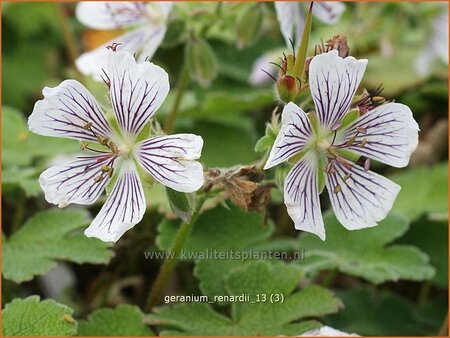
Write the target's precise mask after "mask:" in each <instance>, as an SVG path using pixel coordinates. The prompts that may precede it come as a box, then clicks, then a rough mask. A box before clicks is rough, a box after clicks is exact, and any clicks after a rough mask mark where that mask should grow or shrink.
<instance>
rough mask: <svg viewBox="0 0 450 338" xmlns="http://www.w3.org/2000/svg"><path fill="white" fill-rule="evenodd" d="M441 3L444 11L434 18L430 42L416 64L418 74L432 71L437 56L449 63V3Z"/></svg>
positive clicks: (426, 73)
mask: <svg viewBox="0 0 450 338" xmlns="http://www.w3.org/2000/svg"><path fill="white" fill-rule="evenodd" d="M440 5H441V6H442V7H443V11H442V12H441V13H439V14H438V15H436V17H435V18H434V20H433V22H432V25H431V34H430V36H429V38H428V43H427V45H426V46H425V48H424V49H423V50H422V52H421V53H420V54H419V56H418V57H417V59H416V61H415V64H414V67H415V70H416V72H417V74H419V75H422V76H424V75H428V74H429V73H430V68H431V64H432V62H433V61H434V60H435V59H436V58H439V59H440V60H441V61H442V62H444V63H445V64H446V65H448V4H447V3H445V4H440Z"/></svg>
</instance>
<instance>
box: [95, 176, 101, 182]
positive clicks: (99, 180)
mask: <svg viewBox="0 0 450 338" xmlns="http://www.w3.org/2000/svg"><path fill="white" fill-rule="evenodd" d="M101 181H103V176H102V175H99V176H97V177H96V178H94V182H95V183H99V182H101Z"/></svg>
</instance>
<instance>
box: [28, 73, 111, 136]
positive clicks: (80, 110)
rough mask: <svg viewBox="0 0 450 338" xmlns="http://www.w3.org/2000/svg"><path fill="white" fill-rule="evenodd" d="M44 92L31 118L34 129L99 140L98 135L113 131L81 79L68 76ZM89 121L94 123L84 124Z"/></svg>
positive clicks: (52, 133) (47, 132)
mask: <svg viewBox="0 0 450 338" xmlns="http://www.w3.org/2000/svg"><path fill="white" fill-rule="evenodd" d="M42 93H43V94H44V99H43V100H39V101H37V102H36V104H35V105H34V109H33V112H32V114H31V115H30V117H29V118H28V127H29V129H30V131H32V132H33V133H36V134H39V135H44V136H53V137H67V138H72V139H77V140H88V141H96V140H97V137H96V136H95V135H102V136H109V135H111V129H110V127H109V125H108V123H107V122H106V118H105V115H104V114H103V112H102V110H101V108H100V106H99V104H98V103H97V101H96V100H95V99H94V97H93V96H92V95H91V94H90V93H89V92H88V90H87V89H86V88H85V87H84V86H83V85H82V84H81V83H79V82H78V81H75V80H65V81H63V82H61V84H60V85H59V86H57V87H55V88H49V87H45V88H44V90H43V91H42ZM88 123H89V124H90V123H92V127H91V128H90V130H87V129H85V128H84V127H85V126H86V125H87V124H88ZM94 134H95V135H94Z"/></svg>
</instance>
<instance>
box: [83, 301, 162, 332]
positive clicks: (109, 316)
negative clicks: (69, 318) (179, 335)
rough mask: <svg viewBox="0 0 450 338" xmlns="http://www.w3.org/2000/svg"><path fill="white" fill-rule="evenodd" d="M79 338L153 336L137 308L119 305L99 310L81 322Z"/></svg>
mask: <svg viewBox="0 0 450 338" xmlns="http://www.w3.org/2000/svg"><path fill="white" fill-rule="evenodd" d="M78 335H79V336H116V337H117V336H153V335H154V334H153V332H152V331H151V330H150V328H149V327H148V326H147V325H145V324H144V314H143V313H142V312H141V310H139V308H138V307H136V306H131V305H119V306H117V307H116V308H114V309H99V310H96V311H95V312H93V313H92V314H91V315H89V317H88V320H82V321H79V330H78Z"/></svg>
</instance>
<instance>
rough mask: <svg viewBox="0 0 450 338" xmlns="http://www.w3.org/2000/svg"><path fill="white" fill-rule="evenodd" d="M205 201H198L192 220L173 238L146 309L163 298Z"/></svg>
mask: <svg viewBox="0 0 450 338" xmlns="http://www.w3.org/2000/svg"><path fill="white" fill-rule="evenodd" d="M204 201H205V198H204V197H203V198H202V199H201V200H200V201H198V205H197V207H196V210H195V212H194V214H193V215H192V218H191V221H190V222H189V223H183V224H182V225H181V226H180V228H179V229H178V231H177V234H176V235H175V239H174V240H173V243H172V246H171V248H170V250H169V252H168V255H167V256H166V259H165V261H164V263H163V265H162V266H161V269H160V270H159V273H158V276H157V277H156V280H155V282H154V284H153V286H152V289H151V291H150V294H149V296H148V299H147V304H146V306H145V310H146V311H147V312H150V310H151V309H152V308H153V307H154V306H155V305H156V304H157V303H158V301H159V300H160V298H161V294H162V293H163V292H164V290H165V287H166V285H167V281H168V279H169V278H170V276H171V275H172V272H173V270H174V268H175V266H176V265H177V262H178V256H179V254H180V252H181V249H183V246H184V243H185V242H186V239H187V237H188V235H189V233H190V231H191V229H192V227H193V226H194V224H195V222H196V221H197V218H198V216H199V214H200V209H201V207H202V205H203V203H204Z"/></svg>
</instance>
